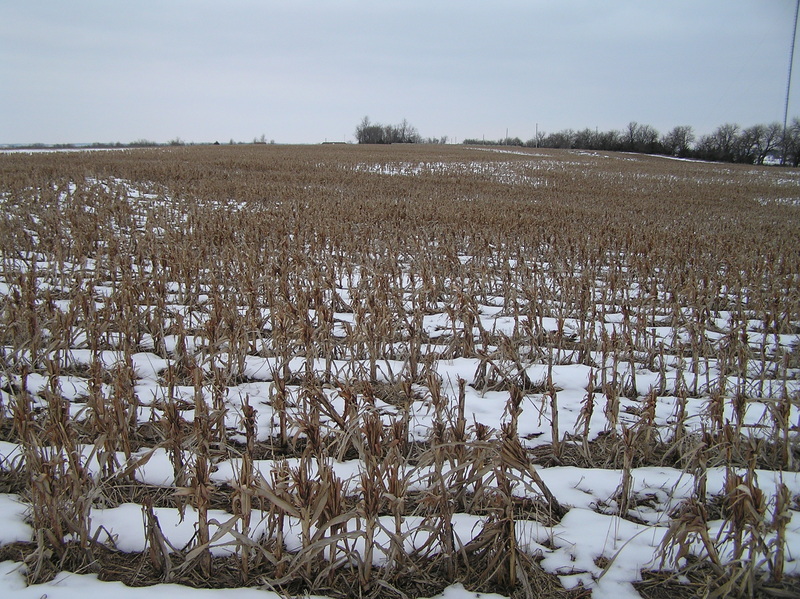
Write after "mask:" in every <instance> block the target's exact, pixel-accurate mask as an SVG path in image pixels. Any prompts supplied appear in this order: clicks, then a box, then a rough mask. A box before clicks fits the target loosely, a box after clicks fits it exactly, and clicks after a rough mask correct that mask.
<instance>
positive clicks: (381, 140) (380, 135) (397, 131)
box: [356, 116, 423, 144]
mask: <svg viewBox="0 0 800 599" xmlns="http://www.w3.org/2000/svg"><path fill="white" fill-rule="evenodd" d="M356 141H357V142H358V143H360V144H414V143H422V142H423V139H422V137H421V136H420V134H419V132H418V131H417V129H416V127H414V126H413V125H411V124H410V123H409V122H408V121H407V120H406V119H403V122H402V123H400V124H399V125H382V124H380V123H371V122H370V120H369V117H368V116H365V117H364V118H363V119H362V120H361V122H360V123H359V124H358V126H357V127H356Z"/></svg>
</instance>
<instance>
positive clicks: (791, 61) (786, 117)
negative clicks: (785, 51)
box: [781, 0, 800, 164]
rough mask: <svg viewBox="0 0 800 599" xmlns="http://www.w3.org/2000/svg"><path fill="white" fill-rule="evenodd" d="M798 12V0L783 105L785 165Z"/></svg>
mask: <svg viewBox="0 0 800 599" xmlns="http://www.w3.org/2000/svg"><path fill="white" fill-rule="evenodd" d="M798 12H800V0H797V5H796V6H795V8H794V27H793V28H792V51H791V52H790V53H789V75H788V77H787V78H786V103H785V104H784V105H783V157H782V159H781V163H782V164H785V163H786V121H788V120H789V90H791V88H792V66H793V64H794V43H795V41H796V40H797V13H798Z"/></svg>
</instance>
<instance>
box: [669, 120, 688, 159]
mask: <svg viewBox="0 0 800 599" xmlns="http://www.w3.org/2000/svg"><path fill="white" fill-rule="evenodd" d="M694 141H695V136H694V132H693V131H692V128H691V127H690V126H689V125H679V126H677V127H673V129H672V130H671V131H670V132H669V133H667V134H666V135H665V136H664V137H663V139H662V140H661V143H662V145H663V146H664V151H665V152H667V153H668V154H669V155H671V156H680V157H681V158H683V157H686V156H688V155H689V152H690V151H691V148H692V144H693V143H694Z"/></svg>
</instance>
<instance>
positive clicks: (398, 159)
mask: <svg viewBox="0 0 800 599" xmlns="http://www.w3.org/2000/svg"><path fill="white" fill-rule="evenodd" d="M0 204H2V219H0V227H1V228H2V229H1V230H0V310H1V311H0V318H1V319H2V320H1V321H0V322H1V324H0V336H1V337H2V339H1V341H0V364H1V365H2V367H1V368H2V370H0V388H1V389H2V391H1V392H0V523H1V524H0V560H7V561H6V562H4V563H2V564H0V569H2V571H3V572H4V573H9V572H10V573H13V574H9V576H12V575H13V576H15V577H16V578H15V579H14V580H16V582H15V583H14V584H18V585H23V584H24V583H25V582H27V583H29V584H32V585H34V584H35V585H41V592H40V593H39V594H43V593H45V592H47V593H52V592H53V587H51V586H48V585H51V584H52V583H51V582H50V581H51V580H52V579H53V577H54V576H55V575H56V574H57V573H58V572H61V571H70V572H74V573H76V576H77V575H83V574H87V573H96V574H98V575H99V576H100V578H101V579H102V580H118V581H123V582H125V583H126V584H128V585H132V586H137V585H147V584H155V583H165V582H167V583H181V584H185V585H189V586H195V587H207V588H219V587H254V588H256V589H264V590H263V596H264V597H268V596H270V595H269V593H270V592H276V593H281V594H284V595H287V594H288V595H292V594H302V593H306V592H308V593H315V594H321V595H327V596H329V597H344V596H354V594H358V595H360V596H365V597H409V598H412V599H413V598H417V597H429V596H433V595H436V594H437V593H440V592H442V590H443V589H446V588H447V593H450V595H448V596H456V595H454V594H453V593H456V592H458V590H459V588H460V587H457V586H453V585H457V584H463V585H464V586H465V587H466V588H467V589H469V590H470V591H473V592H494V593H499V594H501V595H503V596H506V597H586V596H589V594H591V596H593V597H595V598H600V597H622V596H633V597H635V596H636V595H637V593H638V594H639V595H641V596H643V597H660V596H665V595H666V594H667V593H668V594H669V595H670V596H676V595H677V596H686V597H689V596H695V595H696V594H702V593H705V592H707V593H711V594H714V593H715V594H716V595H715V596H725V595H736V594H741V595H742V596H750V595H760V594H766V595H769V594H770V593H772V594H774V593H778V595H777V596H793V595H791V594H792V593H796V592H798V584H800V583H799V582H798V581H799V580H800V578H799V577H800V503H799V502H798V501H799V500H800V474H799V473H798V470H800V447H799V446H798V434H800V428H798V427H799V426H800V412H798V404H799V403H800V208H798V205H799V204H800V171H797V170H793V169H783V168H780V169H779V168H763V167H752V166H731V165H718V164H708V163H699V162H688V161H678V160H669V159H665V158H657V157H645V156H633V155H626V154H614V153H609V154H603V153H591V152H588V153H587V152H571V151H559V150H547V151H536V150H519V151H516V150H515V151H506V150H503V149H502V148H498V149H487V148H480V149H478V148H468V147H441V146H439V147H434V146H413V147H408V146H397V145H395V146H386V147H368V148H367V147H355V146H320V147H284V146H246V147H242V146H230V147H226V146H220V147H178V148H169V149H155V150H125V151H108V152H75V153H58V152H54V153H41V154H21V153H14V154H11V153H9V154H0ZM3 584H5V583H3V582H0V585H3ZM0 588H2V586H0ZM36 588H39V587H36ZM462 590H463V589H462ZM252 592H256V591H252ZM465 592H466V591H465ZM780 593H783V594H780ZM786 593H789V595H787V594H786ZM766 595H765V596H766Z"/></svg>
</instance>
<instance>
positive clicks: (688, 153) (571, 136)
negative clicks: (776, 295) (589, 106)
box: [463, 118, 800, 166]
mask: <svg viewBox="0 0 800 599" xmlns="http://www.w3.org/2000/svg"><path fill="white" fill-rule="evenodd" d="M463 143H464V144H466V145H506V146H524V147H529V148H564V149H575V150H605V151H611V152H636V153H641V154H662V155H666V156H675V157H679V158H696V159H700V160H711V161H716V162H738V163H744V164H764V163H765V162H767V163H770V164H776V163H784V164H790V165H792V166H798V165H800V118H794V119H793V120H792V122H791V124H790V125H789V126H787V128H786V138H785V140H784V135H783V125H781V124H780V123H777V122H776V123H770V124H768V125H753V126H752V127H748V128H746V129H743V128H742V127H740V126H739V125H737V124H733V123H726V124H724V125H720V126H719V127H717V128H716V129H715V130H714V131H713V132H712V133H710V134H708V135H701V136H700V137H699V138H698V137H697V136H696V135H695V134H694V131H693V129H692V127H690V126H688V125H680V126H677V127H674V128H673V129H671V130H670V131H669V132H668V133H666V134H663V135H662V134H660V133H659V132H658V130H656V129H655V128H654V127H652V126H650V125H644V124H640V123H637V122H635V121H632V122H630V123H629V124H628V126H627V127H626V128H625V129H624V130H623V131H619V130H615V129H613V130H610V131H600V130H598V129H596V128H595V129H590V128H586V129H581V130H577V131H576V130H573V129H563V130H561V131H558V132H556V133H544V132H539V133H538V134H537V136H536V137H534V138H531V139H529V140H527V141H522V140H521V139H520V138H519V137H507V138H505V139H501V140H491V141H490V140H484V139H465V140H464V141H463Z"/></svg>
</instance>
